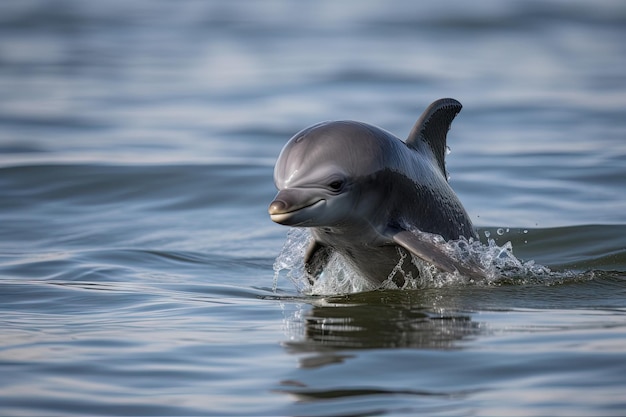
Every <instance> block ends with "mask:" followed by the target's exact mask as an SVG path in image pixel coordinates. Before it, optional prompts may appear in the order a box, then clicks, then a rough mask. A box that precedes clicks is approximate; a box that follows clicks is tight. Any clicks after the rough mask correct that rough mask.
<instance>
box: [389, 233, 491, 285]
mask: <svg viewBox="0 0 626 417" xmlns="http://www.w3.org/2000/svg"><path fill="white" fill-rule="evenodd" d="M388 235H389V237H390V238H391V239H392V240H393V241H394V242H395V243H396V244H398V245H400V246H402V247H403V248H404V249H406V250H408V251H409V252H411V253H412V254H414V255H415V256H417V257H418V258H421V259H423V260H425V261H426V262H429V263H431V264H433V265H434V266H435V267H437V268H438V269H441V270H442V271H445V272H449V273H454V272H458V273H459V274H461V275H464V276H468V277H472V278H483V277H485V272H484V271H483V270H482V269H481V268H480V267H479V266H478V265H470V266H467V265H463V264H462V263H461V262H459V261H458V260H456V259H454V258H452V257H451V256H450V255H448V254H447V253H446V252H444V251H443V249H442V248H441V247H439V246H438V245H437V244H436V243H435V242H434V241H433V240H432V235H430V234H429V233H424V232H419V231H418V232H414V233H412V232H409V231H407V230H403V229H397V230H391V229H390V230H389V232H388Z"/></svg>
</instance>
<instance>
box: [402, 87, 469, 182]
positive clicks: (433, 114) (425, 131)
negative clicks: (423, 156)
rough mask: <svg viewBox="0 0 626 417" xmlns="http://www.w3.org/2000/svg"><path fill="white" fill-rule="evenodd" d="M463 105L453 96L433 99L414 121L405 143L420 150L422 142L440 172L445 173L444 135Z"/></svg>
mask: <svg viewBox="0 0 626 417" xmlns="http://www.w3.org/2000/svg"><path fill="white" fill-rule="evenodd" d="M462 107H463V106H462V105H461V103H459V102H458V101H456V100H455V99H453V98H442V99H439V100H437V101H434V102H433V103H432V104H431V105H430V106H428V108H427V109H426V110H424V113H422V115H421V116H420V118H419V119H418V120H417V122H415V126H413V129H411V133H409V136H408V137H407V139H406V142H405V143H406V144H407V145H409V146H410V147H411V148H413V149H416V150H418V151H419V150H420V148H422V147H423V145H424V144H426V145H428V147H429V148H430V149H431V151H432V152H433V154H434V156H435V159H436V160H437V165H439V169H441V172H443V173H444V175H445V174H446V162H445V158H446V136H447V135H448V130H450V125H451V124H452V120H454V118H455V117H456V115H457V114H458V113H459V112H460V111H461V108H462Z"/></svg>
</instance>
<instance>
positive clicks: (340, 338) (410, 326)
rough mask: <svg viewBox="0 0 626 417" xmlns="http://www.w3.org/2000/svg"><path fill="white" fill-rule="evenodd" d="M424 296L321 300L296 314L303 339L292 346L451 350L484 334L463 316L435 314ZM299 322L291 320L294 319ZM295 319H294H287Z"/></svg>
mask: <svg viewBox="0 0 626 417" xmlns="http://www.w3.org/2000/svg"><path fill="white" fill-rule="evenodd" d="M431 301H432V300H429V295H428V294H424V292H422V291H400V290H388V291H372V292H366V293H358V294H350V295H345V296H337V297H325V298H320V299H318V300H315V301H313V302H312V305H311V307H310V308H309V309H306V310H304V311H299V312H297V313H296V316H297V321H298V323H299V325H300V326H302V329H297V328H294V326H293V324H291V325H290V326H288V328H289V331H290V332H294V333H296V334H298V333H302V337H301V340H294V341H291V342H288V343H287V344H286V346H287V347H288V349H289V350H290V351H291V352H294V353H303V352H317V351H320V352H322V354H323V352H324V351H335V350H344V349H380V348H421V349H451V348H456V347H458V346H459V345H458V344H457V342H459V341H461V340H463V339H464V338H466V337H470V336H472V335H476V334H477V333H478V332H480V326H479V325H478V324H477V323H475V322H473V321H472V319H471V317H470V316H469V315H468V314H463V313H462V312H445V311H441V312H440V313H436V312H433V311H432V309H430V310H429V309H427V308H426V307H424V306H425V305H429V304H431ZM294 318H296V317H292V318H291V320H293V319H294ZM287 320H290V319H287Z"/></svg>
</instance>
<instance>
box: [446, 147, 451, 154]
mask: <svg viewBox="0 0 626 417" xmlns="http://www.w3.org/2000/svg"><path fill="white" fill-rule="evenodd" d="M451 152H452V149H450V147H449V146H447V145H446V155H450V153H451Z"/></svg>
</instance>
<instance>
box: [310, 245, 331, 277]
mask: <svg viewBox="0 0 626 417" xmlns="http://www.w3.org/2000/svg"><path fill="white" fill-rule="evenodd" d="M330 254H331V250H330V248H328V247H327V246H324V245H322V244H321V243H319V242H318V241H316V240H312V241H311V243H310V244H309V247H308V248H307V250H306V253H305V254H304V268H305V270H306V273H307V274H308V278H309V282H310V283H311V284H313V282H314V281H315V280H316V279H317V277H318V276H319V275H320V274H321V273H322V271H323V270H324V267H325V266H326V264H327V263H328V258H329V257H330Z"/></svg>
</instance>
